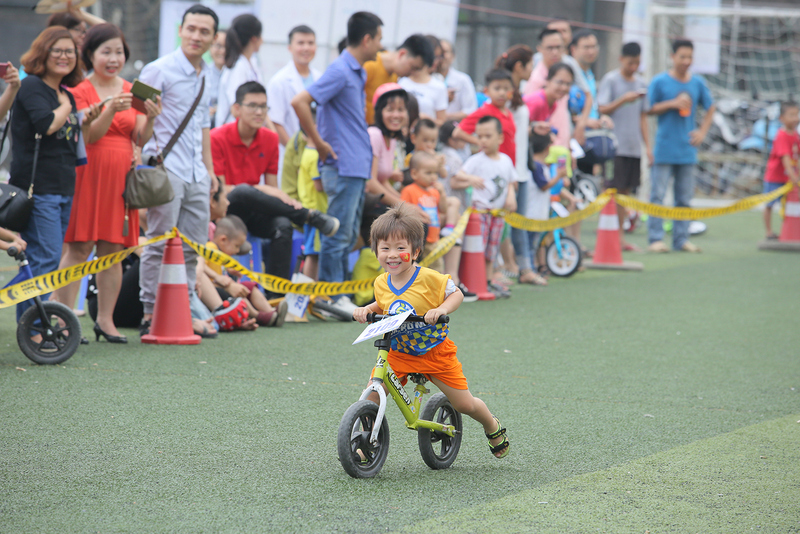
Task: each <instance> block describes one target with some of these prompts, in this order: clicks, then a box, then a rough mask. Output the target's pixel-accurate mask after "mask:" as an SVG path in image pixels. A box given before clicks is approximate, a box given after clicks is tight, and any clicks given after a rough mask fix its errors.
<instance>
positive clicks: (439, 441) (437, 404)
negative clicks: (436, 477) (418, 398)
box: [417, 393, 461, 469]
mask: <svg viewBox="0 0 800 534" xmlns="http://www.w3.org/2000/svg"><path fill="white" fill-rule="evenodd" d="M420 418H421V419H425V420H427V421H433V422H435V423H442V424H444V425H453V426H454V427H455V428H456V435H455V436H452V437H451V436H448V435H447V434H445V433H444V432H437V431H435V430H429V429H427V428H418V429H417V438H418V439H419V452H420V454H421V455H422V459H423V460H424V461H425V464H427V466H428V467H430V468H431V469H447V468H448V467H450V466H451V465H453V462H455V460H456V456H458V450H459V449H460V448H461V414H460V413H459V412H457V411H456V410H455V408H453V406H452V405H451V404H450V401H449V400H447V397H446V396H445V395H444V393H436V394H434V395H432V396H431V398H430V399H428V402H426V403H425V406H424V408H423V409H422V413H421V414H420Z"/></svg>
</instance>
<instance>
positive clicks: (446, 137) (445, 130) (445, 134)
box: [439, 121, 458, 146]
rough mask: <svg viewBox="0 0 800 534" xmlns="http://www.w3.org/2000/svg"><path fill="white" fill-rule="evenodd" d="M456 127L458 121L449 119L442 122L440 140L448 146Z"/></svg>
mask: <svg viewBox="0 0 800 534" xmlns="http://www.w3.org/2000/svg"><path fill="white" fill-rule="evenodd" d="M456 127H458V123H457V122H453V121H447V122H445V123H444V124H442V127H441V128H439V142H440V143H441V144H443V145H445V146H447V143H449V142H450V139H452V138H453V132H455V131H456Z"/></svg>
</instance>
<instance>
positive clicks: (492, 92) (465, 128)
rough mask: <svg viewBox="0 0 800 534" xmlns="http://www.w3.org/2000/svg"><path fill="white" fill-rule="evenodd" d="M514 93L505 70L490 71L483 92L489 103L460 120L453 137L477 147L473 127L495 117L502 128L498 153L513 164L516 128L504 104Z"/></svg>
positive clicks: (509, 76) (515, 150) (514, 159)
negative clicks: (490, 117)
mask: <svg viewBox="0 0 800 534" xmlns="http://www.w3.org/2000/svg"><path fill="white" fill-rule="evenodd" d="M513 91H514V83H513V81H512V79H511V73H510V72H509V71H507V70H506V69H494V70H490V71H489V72H488V73H487V74H486V89H484V92H485V93H486V96H488V97H489V102H486V103H485V104H484V105H483V106H481V107H479V108H478V109H477V110H476V111H473V112H472V113H470V114H469V115H467V116H466V117H465V118H464V120H462V121H461V122H460V123H459V125H458V127H457V128H456V129H455V131H454V132H453V137H454V138H456V139H462V140H464V141H467V142H468V143H470V144H472V145H475V146H478V145H479V143H478V138H477V137H475V126H476V125H477V124H478V120H479V119H480V118H481V117H485V116H486V115H491V116H492V117H496V118H497V120H499V121H500V125H501V127H502V128H503V142H502V143H501V144H500V148H499V150H500V152H501V153H503V154H505V155H507V156H508V157H509V158H511V162H512V163H515V162H516V159H517V144H516V142H515V140H514V139H515V138H516V135H517V127H516V126H515V125H514V117H513V116H512V115H511V112H510V111H508V109H506V102H508V99H509V98H510V97H511V95H512V94H513Z"/></svg>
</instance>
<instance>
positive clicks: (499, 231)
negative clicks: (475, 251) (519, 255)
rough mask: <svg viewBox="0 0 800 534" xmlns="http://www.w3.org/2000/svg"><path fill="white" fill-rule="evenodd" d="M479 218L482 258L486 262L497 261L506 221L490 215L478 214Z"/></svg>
mask: <svg viewBox="0 0 800 534" xmlns="http://www.w3.org/2000/svg"><path fill="white" fill-rule="evenodd" d="M479 215H480V218H481V236H482V237H483V256H484V258H486V260H487V261H494V260H496V259H497V254H498V253H499V252H500V242H501V241H502V240H503V229H504V228H505V225H506V221H505V219H503V218H501V217H495V216H494V215H492V214H491V213H481V214H479Z"/></svg>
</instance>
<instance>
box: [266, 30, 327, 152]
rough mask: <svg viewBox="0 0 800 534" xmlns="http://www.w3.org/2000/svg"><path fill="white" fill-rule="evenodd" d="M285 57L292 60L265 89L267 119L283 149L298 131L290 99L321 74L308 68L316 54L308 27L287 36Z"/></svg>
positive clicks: (312, 33) (297, 122)
mask: <svg viewBox="0 0 800 534" xmlns="http://www.w3.org/2000/svg"><path fill="white" fill-rule="evenodd" d="M289 53H290V54H291V55H292V60H291V61H290V62H289V63H288V64H287V65H286V66H285V67H283V68H282V69H281V70H279V71H278V72H277V73H275V76H273V77H272V79H271V80H270V81H269V84H268V85H267V102H269V118H270V119H272V122H273V124H275V128H276V130H277V132H278V137H279V139H280V143H281V147H285V146H286V143H288V142H289V140H290V139H291V138H292V137H294V134H296V133H297V132H298V131H299V130H300V121H298V119H297V115H296V114H295V112H294V108H293V107H292V98H294V95H296V94H298V93H300V92H301V91H303V90H305V89H307V88H308V87H310V86H311V84H313V83H314V82H315V81H316V80H317V79H319V77H320V75H321V74H322V73H320V72H319V71H318V70H317V69H315V68H313V67H311V62H312V61H313V60H314V56H315V55H316V53H317V40H316V35H315V34H314V30H312V29H311V28H309V27H308V26H297V27H295V28H292V31H290V32H289Z"/></svg>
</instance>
